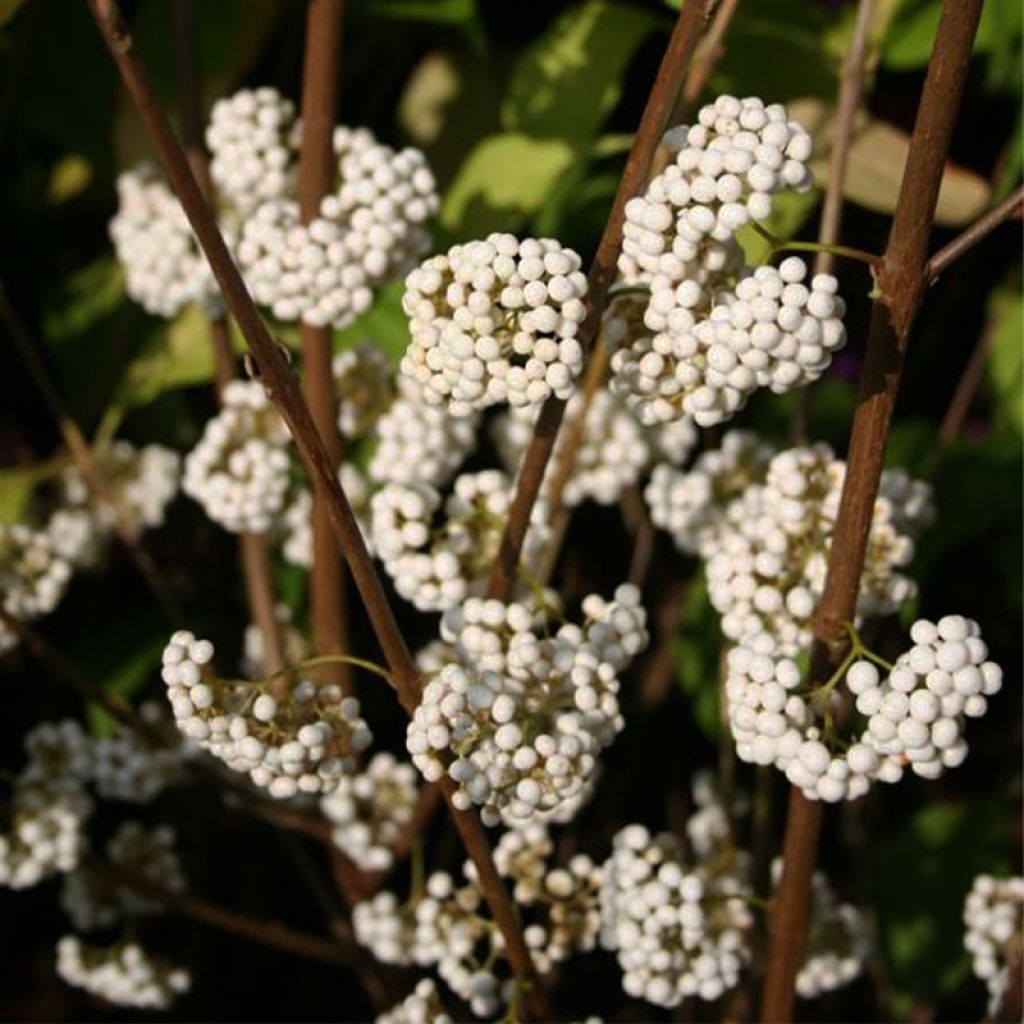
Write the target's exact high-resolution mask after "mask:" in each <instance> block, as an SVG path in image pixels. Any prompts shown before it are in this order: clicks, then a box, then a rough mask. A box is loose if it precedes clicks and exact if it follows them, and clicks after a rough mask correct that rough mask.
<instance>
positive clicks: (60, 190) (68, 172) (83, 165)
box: [46, 153, 92, 206]
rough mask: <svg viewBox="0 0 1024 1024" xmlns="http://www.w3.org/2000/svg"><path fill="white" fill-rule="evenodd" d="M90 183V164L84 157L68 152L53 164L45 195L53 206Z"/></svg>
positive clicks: (79, 192) (69, 197) (82, 190)
mask: <svg viewBox="0 0 1024 1024" xmlns="http://www.w3.org/2000/svg"><path fill="white" fill-rule="evenodd" d="M91 183H92V166H91V165H90V163H89V161H88V160H86V159H85V158H84V157H81V156H78V155H77V154H76V153H69V154H68V155H67V156H65V157H61V159H60V160H58V161H57V163H56V164H55V165H54V167H53V170H52V171H51V173H50V184H49V186H48V188H47V190H46V197H47V199H49V201H50V202H51V203H53V204H54V205H55V206H56V205H59V204H60V203H65V202H67V201H68V200H69V199H74V198H75V196H77V195H79V194H81V193H82V192H84V191H85V190H86V189H87V188H88V187H89V185H90V184H91Z"/></svg>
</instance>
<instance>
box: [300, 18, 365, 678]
mask: <svg viewBox="0 0 1024 1024" xmlns="http://www.w3.org/2000/svg"><path fill="white" fill-rule="evenodd" d="M344 9H345V5H344V0H309V7H308V9H307V14H306V50H305V60H304V64H303V72H302V145H301V149H300V152H299V215H300V217H301V219H302V222H303V223H304V224H308V223H309V221H311V220H313V219H314V218H315V217H316V216H317V215H318V214H319V212H320V203H321V201H322V200H323V198H324V196H326V195H327V194H328V193H329V192H330V191H331V186H332V184H333V182H334V175H335V158H334V144H333V137H334V122H335V111H336V110H337V106H338V85H339V77H340V74H341V28H342V18H343V15H344ZM300 331H301V335H302V371H303V373H302V376H303V386H304V389H305V392H306V401H307V402H308V403H309V411H310V412H311V413H312V414H313V422H314V423H315V424H316V428H317V430H318V431H319V433H320V437H321V438H322V439H323V442H324V445H325V446H326V448H327V452H328V455H329V456H330V458H331V462H332V463H333V464H334V466H335V468H336V469H337V468H339V467H340V466H341V462H342V459H343V458H344V442H343V439H342V436H341V431H340V430H339V429H338V400H337V397H336V395H335V390H334V375H333V371H332V368H331V362H332V351H331V329H330V328H329V327H314V326H313V325H312V324H307V323H302V324H301V326H300ZM309 582H310V607H311V609H312V625H313V644H314V647H315V648H316V650H317V653H319V654H336V653H339V652H341V651H344V650H346V649H347V647H348V644H347V633H348V630H347V628H346V615H345V579H344V564H343V562H342V559H341V552H340V551H339V549H338V543H337V541H336V540H335V539H334V534H333V533H332V531H331V523H330V519H329V517H328V511H327V508H326V506H325V504H324V498H323V496H322V495H320V494H317V495H314V498H313V570H312V573H311V575H310V581H309ZM323 678H328V679H331V680H333V681H335V682H338V683H340V684H341V685H342V686H343V687H344V688H345V690H346V691H347V692H351V689H352V676H351V673H350V672H349V671H348V669H347V668H346V666H344V665H341V664H338V665H334V666H333V667H332V668H331V669H329V670H328V671H327V672H326V673H324V676H323Z"/></svg>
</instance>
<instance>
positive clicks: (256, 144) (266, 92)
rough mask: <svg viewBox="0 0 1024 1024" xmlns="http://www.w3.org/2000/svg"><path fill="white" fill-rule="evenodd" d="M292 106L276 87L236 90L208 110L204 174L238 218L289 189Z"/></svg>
mask: <svg viewBox="0 0 1024 1024" xmlns="http://www.w3.org/2000/svg"><path fill="white" fill-rule="evenodd" d="M296 141H297V140H296V138H295V104H293V103H292V102H291V100H288V99H286V98H285V97H284V96H282V95H281V94H280V93H279V92H278V91H277V90H276V89H271V88H268V87H263V88H260V89H241V90H239V91H238V92H236V93H235V94H234V95H232V96H228V97H226V98H225V99H221V100H218V101H217V102H216V103H214V105H213V109H212V110H211V111H210V123H209V124H208V125H207V128H206V144H207V146H209V148H210V154H211V160H210V175H211V176H212V178H213V183H214V184H215V185H216V186H217V191H218V192H219V193H220V196H221V198H222V199H224V200H226V201H227V202H228V203H230V204H231V206H232V207H234V208H235V209H236V210H238V211H239V212H240V213H242V214H248V213H251V212H252V210H253V209H255V207H257V206H258V205H259V204H260V203H262V202H264V201H265V200H268V199H278V198H280V197H282V196H284V195H287V194H288V193H289V192H291V191H293V190H294V187H295V163H296V155H297V152H296Z"/></svg>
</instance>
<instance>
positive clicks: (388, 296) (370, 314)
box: [334, 281, 409, 366]
mask: <svg viewBox="0 0 1024 1024" xmlns="http://www.w3.org/2000/svg"><path fill="white" fill-rule="evenodd" d="M404 291H405V283H404V282H403V281H393V282H392V283H391V284H389V285H388V286H387V287H386V288H384V289H383V290H382V291H381V292H380V294H379V295H378V296H377V301H376V302H374V304H373V305H372V306H371V307H370V308H369V309H368V310H367V311H366V312H365V313H364V314H363V315H362V316H361V317H360V318H359V319H358V320H357V321H356V322H355V323H354V324H352V325H351V326H350V327H346V328H345V330H343V331H339V332H338V333H337V335H336V336H335V339H334V342H335V347H336V348H339V349H343V348H350V347H351V346H352V345H356V344H358V343H359V342H362V341H370V342H372V343H373V344H374V345H375V346H376V347H377V348H379V349H381V350H382V351H383V352H385V353H387V356H388V358H389V359H390V360H391V362H392V364H393V365H395V366H397V365H398V362H399V360H400V359H401V358H402V356H403V355H404V354H405V350H406V349H407V348H408V347H409V322H408V320H407V319H406V316H405V312H404V311H403V309H402V293H403V292H404Z"/></svg>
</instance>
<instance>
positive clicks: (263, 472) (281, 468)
mask: <svg viewBox="0 0 1024 1024" xmlns="http://www.w3.org/2000/svg"><path fill="white" fill-rule="evenodd" d="M221 397H222V403H223V405H222V408H221V410H220V412H218V413H217V415H216V416H214V417H213V419H211V420H210V421H209V422H208V423H207V424H206V428H205V429H204V431H203V436H202V437H201V438H200V440H199V442H198V444H197V445H196V446H195V447H194V448H193V449H192V451H191V452H189V454H188V455H187V457H186V458H185V473H184V477H183V480H182V488H183V490H184V491H185V493H186V494H187V495H188V496H189V497H190V498H193V499H194V500H195V501H198V502H199V503H200V504H201V505H202V506H203V510H204V511H205V512H206V514H207V515H208V516H209V517H210V518H211V519H213V520H214V521H215V522H217V523H219V524H220V525H221V526H223V527H224V529H226V530H230V531H232V532H233V533H242V532H245V531H251V532H253V533H263V532H264V531H266V530H268V529H269V528H270V527H271V526H272V525H273V524H274V522H275V520H276V519H277V517H278V516H279V515H280V514H281V512H282V510H283V509H284V506H285V502H286V498H287V494H288V487H289V483H290V472H291V459H290V457H289V435H288V430H287V428H286V427H285V424H284V421H283V420H282V419H281V417H280V415H279V414H278V412H277V410H276V409H275V408H274V406H273V405H272V404H271V402H270V399H269V398H268V397H267V394H266V392H265V391H264V390H263V387H262V386H261V385H260V384H258V383H257V382H256V381H241V380H236V381H232V382H231V383H230V384H228V385H227V387H225V388H224V391H223V394H222V396H221Z"/></svg>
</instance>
